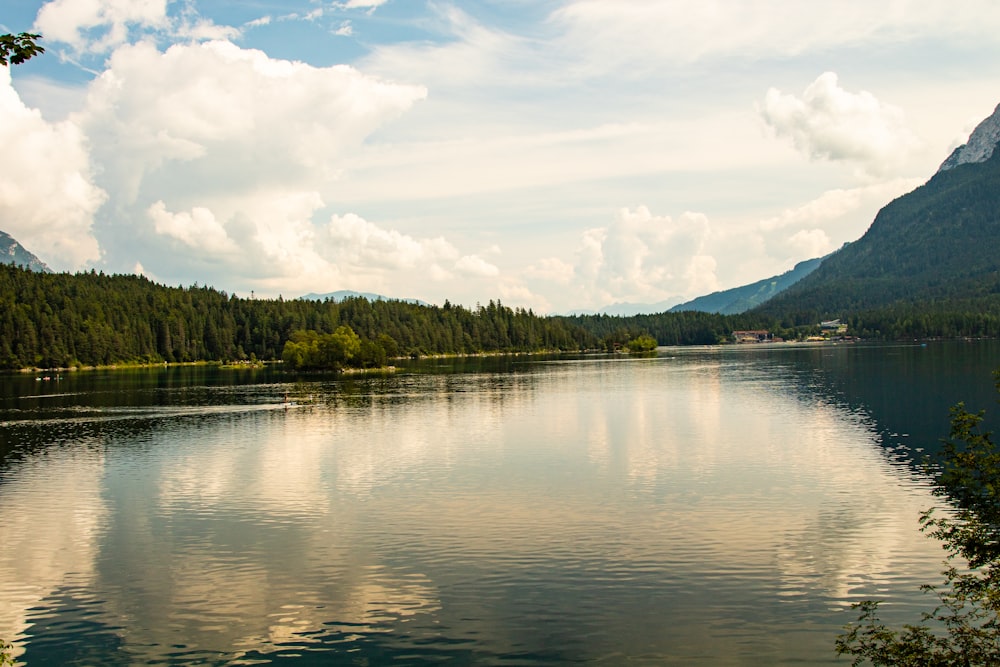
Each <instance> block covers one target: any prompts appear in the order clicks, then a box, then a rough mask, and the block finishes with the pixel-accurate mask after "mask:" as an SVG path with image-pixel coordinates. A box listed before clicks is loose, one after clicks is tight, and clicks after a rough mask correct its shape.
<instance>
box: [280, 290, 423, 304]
mask: <svg viewBox="0 0 1000 667" xmlns="http://www.w3.org/2000/svg"><path fill="white" fill-rule="evenodd" d="M299 298H300V299H302V300H304V301H326V300H327V299H329V300H331V301H337V302H339V301H343V300H344V299H356V298H362V299H367V300H368V301H402V302H404V303H415V304H417V305H418V306H428V305H430V304H428V303H426V302H424V301H421V300H419V299H396V298H394V297H388V296H383V295H381V294H375V293H373V292H355V291H353V290H345V289H342V290H337V291H336V292H327V293H325V294H316V293H315V292H310V293H309V294H304V295H302V296H300V297H299Z"/></svg>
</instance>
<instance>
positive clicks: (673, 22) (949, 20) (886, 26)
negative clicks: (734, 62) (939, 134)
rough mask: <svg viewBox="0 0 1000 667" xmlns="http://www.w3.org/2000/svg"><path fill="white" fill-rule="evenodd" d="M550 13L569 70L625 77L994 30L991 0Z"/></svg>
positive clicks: (655, 2)
mask: <svg viewBox="0 0 1000 667" xmlns="http://www.w3.org/2000/svg"><path fill="white" fill-rule="evenodd" d="M969 16H975V17H976V20H974V21H969V20H968V17H969ZM552 21H553V22H554V23H555V24H556V25H557V26H558V27H559V28H560V29H561V30H562V31H563V36H562V38H561V42H562V43H563V52H564V54H565V55H566V56H567V57H568V58H570V60H571V61H572V62H573V63H574V69H577V70H586V71H588V72H590V73H598V72H600V73H603V72H612V71H618V72H621V73H622V74H623V75H625V76H629V77H635V76H640V75H646V74H648V73H649V72H650V71H651V70H655V69H656V68H658V67H664V66H686V65H689V64H691V63H694V62H698V61H706V60H710V59H722V58H738V59H740V61H742V62H744V63H745V62H747V61H748V60H757V59H765V58H774V57H779V58H787V57H792V56H800V55H801V54H803V53H806V52H817V51H820V50H823V49H830V48H831V47H835V46H842V45H855V46H856V45H858V44H861V43H863V42H866V41H874V42H882V43H886V42H896V41H905V40H907V39H909V38H912V37H913V36H914V35H919V34H928V33H930V34H934V35H936V36H937V37H938V38H940V39H951V40H953V41H955V42H956V43H962V42H967V41H968V40H974V39H989V38H990V36H991V35H993V34H996V32H997V31H998V30H1000V15H998V14H997V12H996V11H995V7H994V6H993V4H992V2H991V0H969V1H968V2H965V3H963V5H962V11H961V12H958V11H955V9H954V8H953V7H950V6H948V5H947V4H941V3H927V2H923V1H921V0H896V1H895V2H893V3H892V5H891V7H886V6H884V5H882V4H878V3H871V2H868V1H867V0H841V1H840V2H829V3H815V2H812V3H800V2H787V0H743V1H741V2H738V3H733V2H726V1H725V0H674V1H672V2H662V1H661V0H629V2H621V1H620V0H576V1H572V2H568V3H566V5H565V6H563V7H561V8H560V9H558V10H556V11H555V12H554V13H553V15H552ZM583 45H585V46H586V48H582V46H583Z"/></svg>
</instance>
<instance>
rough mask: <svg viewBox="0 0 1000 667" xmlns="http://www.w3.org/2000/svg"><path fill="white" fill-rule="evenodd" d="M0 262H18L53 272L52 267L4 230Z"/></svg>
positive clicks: (0, 243) (1, 235)
mask: <svg viewBox="0 0 1000 667" xmlns="http://www.w3.org/2000/svg"><path fill="white" fill-rule="evenodd" d="M0 262H2V263H4V264H16V265H18V266H23V267H25V268H26V269H31V270H32V271H38V272H39V273H52V269H50V268H49V267H48V266H46V264H45V262H43V261H42V260H40V259H38V258H37V257H35V256H34V255H33V254H31V253H30V252H28V251H27V250H25V248H24V246H22V245H21V244H20V243H18V242H17V241H15V240H14V238H13V237H11V236H10V235H9V234H6V233H4V232H0Z"/></svg>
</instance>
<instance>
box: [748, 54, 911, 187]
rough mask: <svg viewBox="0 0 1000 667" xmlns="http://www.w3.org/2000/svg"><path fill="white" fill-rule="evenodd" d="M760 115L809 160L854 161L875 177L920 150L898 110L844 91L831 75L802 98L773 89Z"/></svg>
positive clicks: (821, 78) (865, 95)
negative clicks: (912, 152) (789, 139)
mask: <svg viewBox="0 0 1000 667" xmlns="http://www.w3.org/2000/svg"><path fill="white" fill-rule="evenodd" d="M759 111H760V114H761V117H762V118H763V119H764V121H765V122H766V123H767V124H768V125H770V126H771V127H772V128H774V130H775V132H776V133H777V134H778V136H786V137H789V138H791V140H792V142H793V143H794V144H795V146H796V148H798V149H799V150H801V151H802V152H804V153H806V154H807V155H809V156H810V157H812V158H819V159H826V160H844V161H849V162H854V163H856V164H858V165H860V166H861V167H862V168H863V169H864V170H865V171H867V172H869V173H873V174H883V173H886V172H888V171H890V170H891V169H892V168H893V167H895V166H897V165H899V164H900V163H903V162H905V160H906V159H907V157H908V155H909V153H910V152H911V151H912V150H914V149H915V148H917V146H918V141H917V139H916V137H915V136H914V135H913V133H912V132H910V130H909V129H908V128H907V125H906V119H905V118H904V116H903V112H902V111H901V110H900V109H898V108H896V107H894V106H891V105H888V104H883V103H882V102H880V101H879V100H878V99H876V98H875V96H874V95H872V94H871V93H869V92H868V91H861V92H859V93H851V92H848V91H846V90H844V89H843V88H841V87H840V86H839V85H838V83H837V75H836V74H834V73H833V72H826V73H824V74H822V75H820V76H819V78H817V79H816V80H815V81H814V82H813V83H811V84H810V85H809V86H808V87H807V88H806V90H805V93H804V94H803V95H802V97H796V96H795V95H786V94H784V93H782V92H781V91H779V90H777V89H775V88H771V89H770V90H768V91H767V95H766V97H765V98H764V102H763V103H762V104H761V106H760V108H759Z"/></svg>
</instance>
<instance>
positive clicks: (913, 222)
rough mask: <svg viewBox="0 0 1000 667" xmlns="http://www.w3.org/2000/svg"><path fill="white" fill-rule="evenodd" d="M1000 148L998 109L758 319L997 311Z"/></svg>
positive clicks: (763, 308) (762, 308)
mask: <svg viewBox="0 0 1000 667" xmlns="http://www.w3.org/2000/svg"><path fill="white" fill-rule="evenodd" d="M998 143H1000V107H998V108H997V110H996V111H994V113H993V115H992V116H990V117H989V118H987V119H986V120H984V121H983V122H982V123H980V124H979V125H978V126H977V127H976V129H975V131H973V133H972V135H970V137H969V141H968V142H967V143H966V144H965V145H963V146H961V147H959V148H958V149H956V150H955V151H954V152H953V153H952V154H951V155H950V156H949V157H948V159H947V160H945V162H944V163H943V164H942V165H941V168H940V169H939V170H938V172H937V173H936V174H934V176H932V177H931V179H930V180H929V181H927V183H925V184H924V185H921V186H920V187H918V188H917V189H915V190H913V191H912V192H910V193H908V194H905V195H903V196H901V197H898V198H897V199H895V200H894V201H892V202H890V203H889V204H887V205H886V206H885V207H883V208H882V210H880V211H879V212H878V215H876V216H875V220H874V221H873V222H872V224H871V226H870V227H869V228H868V231H866V232H865V234H864V236H862V237H861V238H860V239H858V240H857V241H855V242H854V243H851V244H850V245H848V246H846V247H844V248H842V249H841V250H839V251H837V252H836V253H834V254H833V255H831V256H830V257H828V258H827V259H826V260H825V261H824V262H823V263H822V264H821V265H820V267H819V268H818V269H816V270H815V271H814V272H813V273H811V274H810V275H809V276H807V277H806V278H804V279H802V280H801V281H799V282H798V283H796V284H795V285H793V286H792V287H790V288H789V289H787V290H785V291H784V292H783V293H781V294H780V295H778V296H776V297H775V298H774V299H772V300H770V301H768V302H767V303H765V304H764V305H763V306H760V307H759V308H758V309H757V311H756V312H760V313H762V314H787V313H793V312H798V313H806V312H810V313H812V314H814V315H816V314H818V315H821V316H823V317H843V316H847V315H848V314H849V313H852V312H859V311H863V310H871V309H880V308H887V307H892V306H893V305H894V304H904V303H909V304H916V303H920V304H927V306H930V305H931V304H933V305H934V307H936V308H941V307H946V306H947V304H954V303H957V302H960V301H964V302H966V303H980V304H994V303H996V302H1000V242H998V240H997V239H998V238H1000V151H997V150H995V148H996V146H997V145H998ZM977 300H979V301H977Z"/></svg>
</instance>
